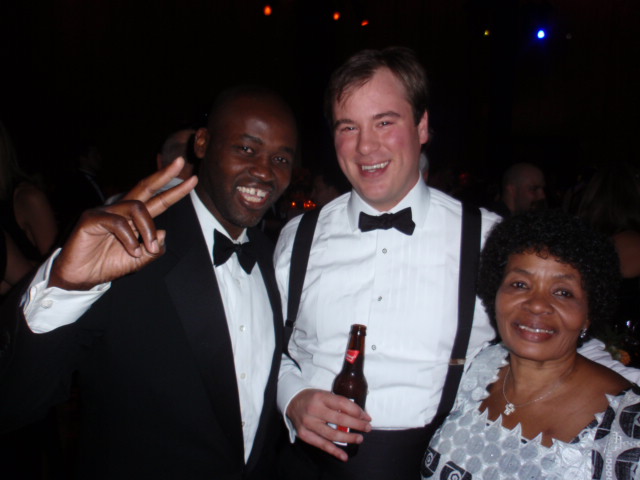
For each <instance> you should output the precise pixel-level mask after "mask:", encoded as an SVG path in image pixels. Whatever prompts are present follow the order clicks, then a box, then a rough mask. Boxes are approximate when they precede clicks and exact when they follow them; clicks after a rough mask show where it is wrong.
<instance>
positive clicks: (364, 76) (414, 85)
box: [324, 47, 429, 127]
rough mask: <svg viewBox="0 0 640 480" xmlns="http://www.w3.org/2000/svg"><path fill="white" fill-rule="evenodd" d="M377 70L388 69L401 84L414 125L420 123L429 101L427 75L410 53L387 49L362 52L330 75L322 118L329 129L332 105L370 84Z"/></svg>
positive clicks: (406, 49)
mask: <svg viewBox="0 0 640 480" xmlns="http://www.w3.org/2000/svg"><path fill="white" fill-rule="evenodd" d="M380 68H388V69H389V70H391V73H393V74H394V75H395V76H396V77H397V78H398V79H399V80H400V81H401V82H402V84H403V85H404V88H405V90H406V91H407V100H408V101H409V103H410V104H411V107H412V109H413V116H414V118H415V121H416V125H417V124H418V123H419V122H420V119H421V118H422V115H423V114H424V112H425V111H426V110H427V104H428V100H429V90H428V85H427V74H426V72H425V71H424V68H423V67H422V65H421V64H420V62H419V61H418V58H417V57H416V54H415V53H414V52H413V50H411V49H410V48H406V47H388V48H385V49H384V50H362V51H360V52H358V53H356V54H355V55H353V56H352V57H351V58H349V59H348V60H347V61H346V62H345V63H343V64H342V65H341V66H340V67H338V69H337V70H335V71H334V72H333V74H332V75H331V78H330V79H329V85H328V86H327V90H326V92H325V97H324V108H325V116H326V118H327V121H328V122H329V125H330V126H331V127H333V122H334V120H335V119H334V118H333V104H334V103H337V102H340V101H341V100H342V99H343V97H344V95H345V94H348V93H349V91H350V90H352V89H354V88H358V87H361V86H362V85H364V84H365V83H367V82H368V81H369V80H371V78H372V77H373V75H374V74H375V73H376V71H378V70H379V69H380Z"/></svg>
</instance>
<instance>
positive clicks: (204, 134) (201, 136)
mask: <svg viewBox="0 0 640 480" xmlns="http://www.w3.org/2000/svg"><path fill="white" fill-rule="evenodd" d="M209 138H210V137H209V130H207V129H206V128H199V129H198V130H197V131H196V137H195V139H194V141H193V151H194V153H195V154H196V157H198V158H199V159H201V160H202V159H203V158H204V155H205V153H207V146H208V145H209Z"/></svg>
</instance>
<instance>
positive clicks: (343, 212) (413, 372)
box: [275, 180, 500, 429]
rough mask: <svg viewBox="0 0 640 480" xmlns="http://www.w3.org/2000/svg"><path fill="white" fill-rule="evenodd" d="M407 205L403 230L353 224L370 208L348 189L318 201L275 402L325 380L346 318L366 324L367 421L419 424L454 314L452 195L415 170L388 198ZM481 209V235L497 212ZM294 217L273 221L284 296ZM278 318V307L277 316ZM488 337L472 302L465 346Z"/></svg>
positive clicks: (456, 216)
mask: <svg viewBox="0 0 640 480" xmlns="http://www.w3.org/2000/svg"><path fill="white" fill-rule="evenodd" d="M406 207H411V210H412V215H413V220H414V222H415V223H416V228H415V231H414V233H413V235H411V236H407V235H404V234H402V233H400V232H398V231H397V230H395V229H390V230H374V231H371V232H366V233H363V232H361V231H360V230H359V229H358V217H359V214H360V212H365V213H368V214H372V215H379V214H380V212H378V211H376V210H375V209H373V208H372V207H370V206H369V205H367V204H366V203H365V202H364V201H363V200H362V198H360V197H359V196H358V194H357V193H355V192H351V193H347V194H345V195H343V196H341V197H339V198H338V199H336V200H334V201H333V202H331V203H329V204H328V205H326V206H325V207H324V208H323V209H322V211H321V213H320V217H319V219H318V225H317V227H316V231H315V235H314V241H313V245H312V247H311V253H310V258H309V265H308V268H307V274H306V277H305V283H304V287H303V291H302V297H301V302H300V311H299V314H298V318H297V320H296V324H295V329H294V332H293V335H292V337H291V341H290V343H289V352H290V353H291V355H292V357H293V358H294V359H295V360H296V362H298V365H300V369H298V368H297V367H296V366H295V364H294V363H293V362H292V361H291V360H290V359H288V358H287V357H283V365H282V367H281V369H280V377H279V382H278V406H279V408H280V409H281V410H282V411H283V412H284V411H286V406H287V405H288V403H289V401H290V400H291V399H292V398H293V397H294V396H295V395H296V394H297V393H298V392H300V391H301V390H303V389H305V388H320V389H323V390H331V385H332V382H333V379H334V378H335V376H336V375H337V373H338V372H339V371H340V368H341V366H342V362H343V357H344V352H345V347H346V344H347V339H348V335H349V329H350V325H351V324H353V323H360V324H363V325H366V326H367V338H366V355H365V363H364V373H365V376H366V378H367V381H368V384H369V395H368V397H367V412H368V413H369V414H370V415H371V418H372V422H371V423H372V426H373V427H374V428H377V429H406V428H414V427H422V426H424V425H426V424H428V423H429V422H430V421H431V419H432V418H433V416H434V415H435V412H436V409H437V406H438V403H439V400H440V394H441V392H442V386H443V383H444V378H445V375H446V372H447V365H448V361H449V357H450V354H451V349H452V347H453V339H454V335H455V332H456V327H457V318H458V313H457V312H458V272H459V256H460V232H461V223H460V222H461V214H462V209H461V205H460V202H458V201H457V200H454V199H453V198H451V197H449V196H447V195H445V194H443V193H442V192H439V191H438V190H434V189H430V188H429V187H427V186H426V185H425V184H424V182H422V180H420V181H418V183H417V184H416V186H415V187H414V188H413V189H412V190H411V191H410V192H409V194H408V195H407V196H406V197H405V198H404V199H403V200H402V201H401V202H400V203H399V204H398V205H396V207H394V208H393V210H392V212H397V211H400V210H402V209H403V208H406ZM499 218H500V217H498V216H497V215H495V214H492V213H489V212H486V211H483V212H482V236H483V238H484V237H485V236H486V234H487V231H488V229H489V228H490V227H491V226H492V225H493V224H494V223H495V222H497V221H498V220H499ZM298 223H299V218H296V219H294V220H292V221H291V222H289V224H288V225H287V226H286V227H285V228H284V229H283V231H282V234H281V236H280V240H279V242H278V246H277V248H276V256H275V262H276V277H277V280H278V287H279V288H280V292H281V293H282V297H283V305H284V306H285V308H286V305H287V293H288V277H289V261H290V258H291V249H292V244H293V239H294V236H295V233H296V230H297V227H298ZM285 318H286V317H285ZM493 337H494V333H493V329H492V328H491V326H490V324H489V320H488V318H487V316H486V314H485V312H484V309H483V308H482V306H481V304H480V302H479V301H477V302H476V308H475V320H474V327H473V330H472V333H471V338H470V341H469V354H470V355H472V354H473V353H474V352H475V351H477V350H479V348H480V347H481V346H482V345H484V343H485V342H486V341H488V340H490V339H492V338H493Z"/></svg>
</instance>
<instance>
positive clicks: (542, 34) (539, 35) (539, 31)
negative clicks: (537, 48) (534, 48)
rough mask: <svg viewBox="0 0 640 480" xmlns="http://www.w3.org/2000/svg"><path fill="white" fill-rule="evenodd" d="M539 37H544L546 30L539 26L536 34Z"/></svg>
mask: <svg viewBox="0 0 640 480" xmlns="http://www.w3.org/2000/svg"><path fill="white" fill-rule="evenodd" d="M537 36H538V38H539V39H541V40H542V39H543V38H544V37H546V36H547V34H546V32H545V31H544V30H543V29H542V28H541V29H540V30H538V34H537Z"/></svg>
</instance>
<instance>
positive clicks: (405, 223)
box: [358, 207, 416, 235]
mask: <svg viewBox="0 0 640 480" xmlns="http://www.w3.org/2000/svg"><path fill="white" fill-rule="evenodd" d="M358 227H359V228H360V230H362V231H363V232H369V231H371V230H377V229H381V230H389V229H390V228H395V229H396V230H398V231H400V232H402V233H404V234H405V235H411V234H412V233H413V230H414V229H415V228H416V224H415V223H414V221H413V220H411V207H407V208H405V209H403V210H400V211H399V212H397V213H383V214H382V215H376V216H373V215H367V214H366V213H364V212H360V219H359V220H358Z"/></svg>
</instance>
